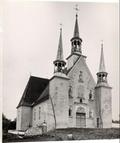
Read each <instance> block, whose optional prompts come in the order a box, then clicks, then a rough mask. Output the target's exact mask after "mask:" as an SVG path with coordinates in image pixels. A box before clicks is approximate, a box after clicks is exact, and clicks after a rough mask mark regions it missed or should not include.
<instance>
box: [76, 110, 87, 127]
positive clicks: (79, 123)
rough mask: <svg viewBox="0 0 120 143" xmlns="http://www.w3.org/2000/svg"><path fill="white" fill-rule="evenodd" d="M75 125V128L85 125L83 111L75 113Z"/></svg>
mask: <svg viewBox="0 0 120 143" xmlns="http://www.w3.org/2000/svg"><path fill="white" fill-rule="evenodd" d="M76 127H77V128H85V127H86V116H85V113H76Z"/></svg>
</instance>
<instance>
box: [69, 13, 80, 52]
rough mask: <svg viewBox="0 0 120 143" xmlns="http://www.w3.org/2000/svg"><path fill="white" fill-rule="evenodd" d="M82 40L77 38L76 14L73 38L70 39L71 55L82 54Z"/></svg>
mask: <svg viewBox="0 0 120 143" xmlns="http://www.w3.org/2000/svg"><path fill="white" fill-rule="evenodd" d="M81 43H82V39H81V38H80V37H79V26H78V14H76V20H75V27H74V34H73V38H72V39H71V54H75V53H76V54H79V55H81V54H82V50H81Z"/></svg>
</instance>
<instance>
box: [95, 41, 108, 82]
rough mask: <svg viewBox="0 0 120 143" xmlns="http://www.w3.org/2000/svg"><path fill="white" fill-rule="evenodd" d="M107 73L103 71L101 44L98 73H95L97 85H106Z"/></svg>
mask: <svg viewBox="0 0 120 143" xmlns="http://www.w3.org/2000/svg"><path fill="white" fill-rule="evenodd" d="M107 75H108V73H107V72H106V70H105V63H104V54H103V42H102V44H101V56H100V66H99V72H98V73H97V83H98V84H99V83H107Z"/></svg>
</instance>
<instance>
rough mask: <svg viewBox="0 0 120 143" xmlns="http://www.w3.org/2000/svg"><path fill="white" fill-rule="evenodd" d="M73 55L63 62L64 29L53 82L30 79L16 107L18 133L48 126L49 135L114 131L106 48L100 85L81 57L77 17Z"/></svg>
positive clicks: (43, 79) (84, 57) (101, 61)
mask: <svg viewBox="0 0 120 143" xmlns="http://www.w3.org/2000/svg"><path fill="white" fill-rule="evenodd" d="M70 41H71V53H70V54H69V56H68V57H67V58H66V60H67V62H65V60H64V58H63V46H62V28H60V37H59V43H58V51H57V56H56V59H55V60H54V61H53V64H54V74H53V76H52V77H51V78H50V79H46V78H40V77H35V76H30V78H29V81H28V83H27V85H26V88H25V90H24V92H23V95H22V97H21V100H20V102H19V104H18V106H17V130H21V131H25V130H27V129H28V128H30V127H39V126H41V125H42V124H43V123H45V124H46V127H47V131H49V130H52V129H54V128H57V129H58V128H111V127H112V109H111V107H112V105H111V104H112V103H111V98H112V95H111V89H112V88H111V87H110V86H109V84H108V81H107V75H108V73H107V72H106V69H105V61H104V53H103V44H101V54H100V65H99V70H98V72H97V73H96V78H97V83H96V82H95V80H94V79H93V76H92V74H91V72H90V70H89V68H88V66H87V64H86V56H85V55H84V54H83V53H82V38H81V37H80V34H79V24H78V14H76V17H75V26H74V32H73V37H72V38H71V40H70Z"/></svg>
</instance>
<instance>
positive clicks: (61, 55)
mask: <svg viewBox="0 0 120 143" xmlns="http://www.w3.org/2000/svg"><path fill="white" fill-rule="evenodd" d="M56 60H59V61H63V46H62V28H60V37H59V44H58V51H57V57H56Z"/></svg>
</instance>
